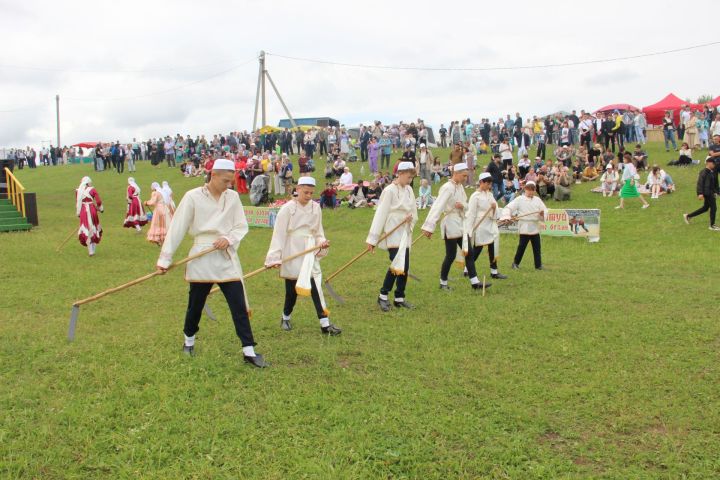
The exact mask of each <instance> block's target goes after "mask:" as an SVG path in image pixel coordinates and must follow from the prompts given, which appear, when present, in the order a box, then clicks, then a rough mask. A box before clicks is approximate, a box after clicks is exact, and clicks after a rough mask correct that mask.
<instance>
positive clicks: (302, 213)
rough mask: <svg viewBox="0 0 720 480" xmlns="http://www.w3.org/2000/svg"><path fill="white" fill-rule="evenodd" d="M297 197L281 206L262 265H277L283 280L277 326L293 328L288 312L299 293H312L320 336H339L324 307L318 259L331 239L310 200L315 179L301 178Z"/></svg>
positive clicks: (318, 210) (293, 306)
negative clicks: (327, 235)
mask: <svg viewBox="0 0 720 480" xmlns="http://www.w3.org/2000/svg"><path fill="white" fill-rule="evenodd" d="M295 191H296V193H297V197H296V198H293V199H292V200H290V201H289V202H288V203H286V204H285V205H283V206H282V208H281V209H280V211H279V212H278V215H277V218H276V219H275V227H274V230H273V236H272V240H271V241H270V248H269V249H268V253H267V255H266V257H265V266H266V267H273V268H278V267H279V268H280V276H281V277H282V278H284V279H285V306H284V307H283V313H282V318H281V320H280V327H281V328H282V329H283V330H287V331H290V330H292V324H291V323H290V315H291V314H292V311H293V308H295V302H297V297H298V295H302V296H308V295H310V296H312V300H313V304H314V305H315V312H316V313H317V316H318V319H320V331H321V332H322V334H323V335H332V336H335V335H340V334H341V333H342V330H341V329H339V328H338V327H336V326H335V325H333V324H332V323H330V320H329V319H328V315H329V314H330V312H329V311H328V309H327V308H326V306H325V298H324V297H323V293H322V287H321V285H322V272H321V270H320V261H319V259H320V258H322V257H324V256H325V255H327V249H328V248H329V247H330V242H329V241H328V240H327V239H326V238H325V232H324V230H323V226H322V209H321V208H320V205H318V204H317V203H315V202H313V199H312V197H313V193H315V179H314V178H313V177H300V179H299V180H298V186H297V188H296V190H295ZM314 246H317V247H320V249H319V250H316V251H313V252H311V253H308V254H306V255H303V256H302V257H298V258H296V259H294V260H290V261H289V262H285V263H283V261H282V260H283V258H287V257H290V256H292V255H295V254H298V253H300V252H302V251H304V250H307V249H309V248H312V247H314Z"/></svg>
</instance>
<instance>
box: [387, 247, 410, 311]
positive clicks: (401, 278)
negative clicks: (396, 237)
mask: <svg viewBox="0 0 720 480" xmlns="http://www.w3.org/2000/svg"><path fill="white" fill-rule="evenodd" d="M398 250H399V249H397V248H388V254H390V261H391V262H392V261H393V260H395V256H396V255H397V254H398ZM404 268H405V275H395V274H394V273H392V272H391V271H390V269H389V268H388V271H387V273H386V274H385V280H384V281H383V285H382V288H381V289H380V293H381V294H382V295H387V294H388V293H390V290H392V288H393V285H395V298H396V299H397V298H405V285H407V276H408V273H410V249H409V248H407V249H405V267H404Z"/></svg>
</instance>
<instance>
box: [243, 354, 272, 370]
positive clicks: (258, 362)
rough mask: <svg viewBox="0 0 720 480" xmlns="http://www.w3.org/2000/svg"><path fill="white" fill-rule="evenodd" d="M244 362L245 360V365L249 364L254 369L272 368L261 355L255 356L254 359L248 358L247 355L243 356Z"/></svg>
mask: <svg viewBox="0 0 720 480" xmlns="http://www.w3.org/2000/svg"><path fill="white" fill-rule="evenodd" d="M243 360H245V363H249V364H250V365H252V366H253V367H257V368H265V367H269V366H270V364H269V363H267V362H266V361H265V358H264V357H263V356H262V355H260V354H259V353H257V354H255V356H254V357H248V356H247V355H243Z"/></svg>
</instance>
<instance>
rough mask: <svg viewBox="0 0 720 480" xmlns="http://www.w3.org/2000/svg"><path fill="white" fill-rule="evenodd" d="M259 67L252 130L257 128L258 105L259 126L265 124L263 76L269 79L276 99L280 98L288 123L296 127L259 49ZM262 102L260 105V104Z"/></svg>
mask: <svg viewBox="0 0 720 480" xmlns="http://www.w3.org/2000/svg"><path fill="white" fill-rule="evenodd" d="M258 60H259V63H260V68H259V69H258V83H257V90H256V91H255V115H254V116H253V131H256V130H257V118H258V107H259V108H260V109H261V110H262V112H261V118H262V125H260V126H261V127H264V126H265V125H267V115H266V110H265V78H267V79H268V80H269V81H270V86H271V87H272V89H273V90H274V91H275V95H277V97H278V100H280V103H281V104H282V107H283V109H284V110H285V113H286V114H287V116H288V118H289V119H290V124H291V125H292V126H293V128H295V127H297V124H296V123H295V119H294V118H293V116H292V115H291V114H290V110H289V109H288V107H287V105H285V101H284V100H283V98H282V96H280V92H279V91H278V89H277V87H276V86H275V82H273V80H272V77H270V73H269V72H268V71H267V69H266V68H265V51H264V50H261V51H260V56H259V57H258ZM260 104H262V105H260Z"/></svg>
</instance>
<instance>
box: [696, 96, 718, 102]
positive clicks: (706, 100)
mask: <svg viewBox="0 0 720 480" xmlns="http://www.w3.org/2000/svg"><path fill="white" fill-rule="evenodd" d="M713 98H714V97H713V96H712V95H700V96H699V97H698V101H697V103H708V102H710V100H712V99H713Z"/></svg>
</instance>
